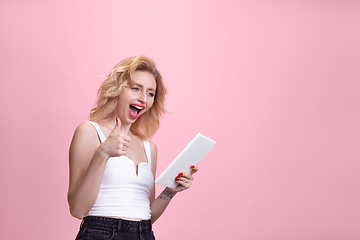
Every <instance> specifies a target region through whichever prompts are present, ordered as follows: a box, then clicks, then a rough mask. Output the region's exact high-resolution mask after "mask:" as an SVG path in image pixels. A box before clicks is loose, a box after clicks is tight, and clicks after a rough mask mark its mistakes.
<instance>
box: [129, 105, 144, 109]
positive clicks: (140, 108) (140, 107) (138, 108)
mask: <svg viewBox="0 0 360 240" xmlns="http://www.w3.org/2000/svg"><path fill="white" fill-rule="evenodd" d="M131 106H133V107H134V108H137V109H139V110H143V108H142V107H139V106H135V105H131Z"/></svg>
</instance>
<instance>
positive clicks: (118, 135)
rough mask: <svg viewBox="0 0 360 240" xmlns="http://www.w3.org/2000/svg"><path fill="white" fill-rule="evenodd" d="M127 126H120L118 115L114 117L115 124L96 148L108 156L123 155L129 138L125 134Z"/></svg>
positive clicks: (127, 130) (127, 129)
mask: <svg viewBox="0 0 360 240" xmlns="http://www.w3.org/2000/svg"><path fill="white" fill-rule="evenodd" d="M129 128H130V125H129V126H122V125H121V121H120V119H119V117H116V124H115V127H114V129H113V130H112V131H111V133H110V135H109V136H108V137H107V139H106V140H105V141H104V142H103V143H102V144H100V146H99V148H98V149H97V150H98V151H100V152H101V153H103V154H106V155H107V156H108V157H119V156H125V155H126V153H127V149H128V147H129V144H130V141H131V138H130V137H129V136H128V135H127V134H128V132H129Z"/></svg>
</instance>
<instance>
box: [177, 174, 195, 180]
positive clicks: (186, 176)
mask: <svg viewBox="0 0 360 240" xmlns="http://www.w3.org/2000/svg"><path fill="white" fill-rule="evenodd" d="M179 176H181V177H184V178H187V179H190V180H194V177H193V176H192V175H191V174H190V173H183V172H181V173H179Z"/></svg>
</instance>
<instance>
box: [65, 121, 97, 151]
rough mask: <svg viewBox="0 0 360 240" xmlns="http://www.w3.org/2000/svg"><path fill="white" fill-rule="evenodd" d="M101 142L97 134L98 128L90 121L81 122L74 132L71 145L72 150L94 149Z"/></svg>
mask: <svg viewBox="0 0 360 240" xmlns="http://www.w3.org/2000/svg"><path fill="white" fill-rule="evenodd" d="M99 144H100V142H99V140H98V136H97V132H96V129H95V128H94V127H93V126H92V125H91V123H89V122H84V123H82V124H80V125H79V126H78V127H77V128H76V130H75V133H74V136H73V139H72V141H71V145H70V152H71V151H72V150H75V151H76V150H80V151H82V150H83V149H84V148H87V149H89V148H90V149H91V148H93V149H94V150H95V149H96V147H97V146H98V145H99Z"/></svg>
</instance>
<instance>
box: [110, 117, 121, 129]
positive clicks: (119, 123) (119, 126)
mask: <svg viewBox="0 0 360 240" xmlns="http://www.w3.org/2000/svg"><path fill="white" fill-rule="evenodd" d="M120 129H121V121H120V119H119V117H116V120H115V127H114V129H113V130H112V131H113V132H115V131H117V132H120Z"/></svg>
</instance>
